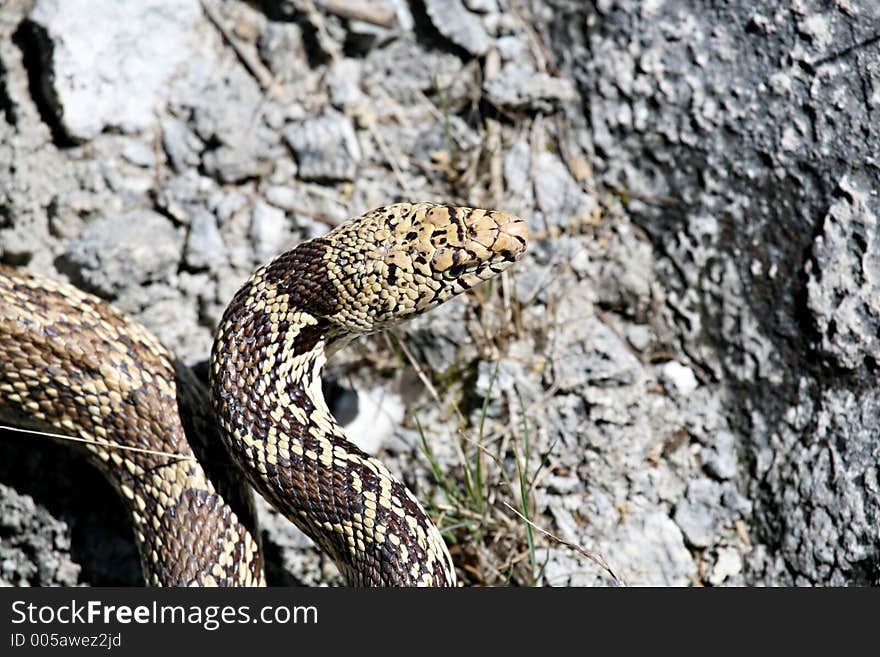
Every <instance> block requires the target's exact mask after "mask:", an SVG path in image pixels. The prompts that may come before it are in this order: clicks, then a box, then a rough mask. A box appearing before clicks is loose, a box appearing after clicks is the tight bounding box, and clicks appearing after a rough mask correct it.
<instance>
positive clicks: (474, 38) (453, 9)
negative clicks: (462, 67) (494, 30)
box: [425, 0, 492, 55]
mask: <svg viewBox="0 0 880 657" xmlns="http://www.w3.org/2000/svg"><path fill="white" fill-rule="evenodd" d="M425 11H427V12H428V16H429V17H430V18H431V23H432V24H433V25H434V27H435V28H436V29H437V31H438V32H440V34H442V35H443V36H445V37H446V38H447V39H449V40H450V41H452V43H454V44H456V45H458V46H461V47H462V48H464V49H465V50H467V51H468V52H469V53H471V54H472V55H485V54H486V53H487V52H488V50H489V48H490V46H491V45H492V40H491V39H490V38H489V35H488V34H486V30H485V28H483V24H482V22H481V21H480V18H479V16H477V15H476V14H474V13H473V12H471V11H468V10H467V9H466V8H465V6H464V4H462V2H461V0H425Z"/></svg>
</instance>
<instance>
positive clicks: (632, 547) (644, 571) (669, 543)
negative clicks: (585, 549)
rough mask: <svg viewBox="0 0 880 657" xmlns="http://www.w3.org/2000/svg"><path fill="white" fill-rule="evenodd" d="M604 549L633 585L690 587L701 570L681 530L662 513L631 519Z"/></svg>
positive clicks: (625, 522) (621, 574)
mask: <svg viewBox="0 0 880 657" xmlns="http://www.w3.org/2000/svg"><path fill="white" fill-rule="evenodd" d="M601 552H602V553H603V554H604V556H605V560H606V561H607V562H608V564H609V565H610V566H611V567H612V569H613V570H614V572H616V573H617V574H618V576H620V577H621V578H622V579H623V581H624V582H626V583H627V584H628V585H631V586H686V585H687V584H688V583H689V582H690V579H689V577H690V576H693V575H694V574H695V573H696V570H697V565H696V564H695V563H694V560H693V557H692V556H691V553H690V552H689V551H688V549H687V548H686V547H685V544H684V540H683V539H682V535H681V531H680V530H679V528H678V527H677V526H676V525H675V523H673V522H672V520H670V519H669V516H667V515H665V514H664V513H662V512H650V513H647V514H638V515H634V516H631V517H629V518H627V519H626V520H625V521H624V522H623V523H621V525H620V527H619V529H618V531H617V533H616V535H615V536H614V538H613V541H612V542H611V543H609V544H608V545H607V547H603V548H602V550H601Z"/></svg>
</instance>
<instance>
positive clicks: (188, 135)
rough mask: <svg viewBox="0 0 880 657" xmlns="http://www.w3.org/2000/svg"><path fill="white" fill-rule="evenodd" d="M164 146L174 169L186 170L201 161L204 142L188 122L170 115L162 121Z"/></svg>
mask: <svg viewBox="0 0 880 657" xmlns="http://www.w3.org/2000/svg"><path fill="white" fill-rule="evenodd" d="M162 147H163V148H164V149H165V154H166V155H167V156H168V161H169V162H170V163H171V166H172V167H173V168H174V170H175V171H178V172H184V171H186V170H187V169H189V168H190V167H194V166H196V165H197V164H198V163H199V159H200V153H201V152H202V149H203V148H204V144H203V143H202V141H201V140H200V139H199V138H198V135H196V134H195V133H194V132H193V131H192V130H190V128H189V126H188V125H187V124H186V123H184V122H183V121H181V120H180V119H176V118H173V117H169V118H166V119H164V120H163V121H162Z"/></svg>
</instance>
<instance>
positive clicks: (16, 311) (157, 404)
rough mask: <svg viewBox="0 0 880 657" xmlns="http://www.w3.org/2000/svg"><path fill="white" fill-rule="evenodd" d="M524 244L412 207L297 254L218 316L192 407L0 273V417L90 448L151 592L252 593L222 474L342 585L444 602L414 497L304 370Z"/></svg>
mask: <svg viewBox="0 0 880 657" xmlns="http://www.w3.org/2000/svg"><path fill="white" fill-rule="evenodd" d="M525 245H526V228H525V224H524V222H523V221H522V220H520V219H518V218H516V217H513V216H511V215H506V214H502V213H499V212H493V211H485V210H474V209H469V208H454V207H447V206H437V205H432V204H427V203H422V204H400V205H394V206H388V207H385V208H379V209H377V210H374V211H372V212H370V213H367V214H365V215H363V216H361V217H358V218H357V219H353V220H351V221H349V222H347V223H345V224H342V225H341V226H339V227H337V228H336V229H334V230H332V231H331V232H330V233H328V234H326V235H324V236H321V237H318V238H315V239H312V240H309V241H307V242H304V243H302V244H300V245H299V246H297V247H296V248H294V249H292V250H290V251H288V252H286V253H283V254H281V255H280V256H278V257H277V258H275V259H274V260H273V261H272V262H270V263H269V264H267V265H265V266H263V267H261V268H260V269H258V270H257V271H256V272H255V273H254V274H253V276H252V277H251V278H250V280H248V281H247V282H246V283H245V285H244V286H243V287H242V288H241V289H240V290H239V291H238V293H237V294H236V295H235V297H234V298H233V300H232V301H231V303H230V304H229V307H228V308H227V310H226V312H225V314H224V316H223V319H222V320H221V322H220V327H219V330H218V333H217V337H216V339H215V342H214V348H213V350H212V353H211V365H210V379H211V390H210V396H211V403H210V404H209V403H208V401H207V396H206V393H205V391H204V390H203V389H202V388H201V386H200V385H199V383H198V382H197V381H196V380H195V379H194V378H193V377H192V375H191V373H190V372H189V371H188V370H187V369H186V368H184V367H182V366H180V365H179V364H178V363H176V362H175V360H174V358H173V356H172V355H171V354H170V353H169V352H168V351H167V350H166V349H165V348H164V347H163V346H162V345H161V344H160V343H159V342H158V340H157V339H156V338H155V337H153V336H152V335H151V334H150V333H149V332H148V331H146V329H144V328H143V327H141V326H140V325H138V324H137V323H135V322H133V321H131V320H127V319H126V318H124V317H123V316H122V315H120V314H119V313H118V312H116V311H114V310H113V309H112V308H110V307H109V306H108V305H107V304H106V303H105V302H102V301H100V300H98V299H96V298H95V297H92V296H91V295H88V294H86V293H84V292H81V291H79V290H77V289H76V288H73V287H71V286H69V285H64V284H61V283H57V282H54V281H51V280H49V279H45V278H42V277H38V276H35V275H32V274H28V273H24V272H21V271H16V270H13V269H11V268H6V267H0V415H2V416H4V417H6V418H12V419H13V420H14V421H16V422H18V423H19V424H21V425H23V426H33V427H38V428H47V427H48V428H51V429H52V430H54V431H56V432H61V433H65V434H67V435H73V436H78V437H80V438H82V439H87V440H89V441H91V442H90V443H88V444H87V446H86V447H87V449H88V451H89V453H90V455H91V457H92V460H93V461H94V462H95V463H96V464H97V465H98V466H99V467H100V468H101V469H102V470H103V471H104V472H105V473H106V474H107V476H108V477H109V478H110V480H111V482H112V483H113V484H114V486H115V487H116V488H117V489H118V490H119V491H120V492H121V494H122V497H123V500H124V501H125V502H126V505H127V508H128V509H129V512H130V514H131V517H132V522H133V525H134V529H135V537H136V541H137V544H138V548H139V552H140V555H141V561H142V565H143V568H144V573H145V576H146V578H147V581H148V582H149V583H151V584H154V585H185V584H199V585H209V584H217V585H259V584H263V583H264V576H263V568H262V560H261V554H260V549H259V543H258V540H257V534H256V524H255V521H254V514H253V507H252V504H251V500H250V497H249V492H248V490H247V488H246V487H245V486H244V485H243V484H242V483H241V481H240V478H236V477H235V476H234V473H233V471H234V470H235V469H236V468H235V466H233V463H232V462H231V461H230V455H231V458H232V461H234V463H235V464H236V465H237V466H238V468H240V470H241V471H242V472H244V474H245V476H246V477H247V479H248V480H249V481H250V483H251V484H253V486H254V487H255V488H256V489H257V490H258V491H259V492H260V493H261V494H262V495H263V496H264V497H266V499H267V500H269V502H270V503H272V504H273V505H274V506H275V507H276V508H278V509H279V510H280V511H281V512H282V513H284V514H285V515H286V516H287V517H288V518H289V519H290V520H291V521H293V522H294V523H295V524H296V525H297V526H299V527H300V528H301V529H302V530H303V531H305V532H306V533H307V534H308V535H309V536H311V537H312V539H313V540H314V541H315V542H316V544H317V545H318V546H319V547H321V548H322V549H324V550H325V551H326V552H327V553H328V554H329V555H330V556H331V557H332V558H333V559H334V561H336V563H337V564H338V566H339V568H340V570H341V572H342V573H343V575H344V576H345V577H346V579H347V580H348V581H349V582H350V583H352V584H365V585H428V586H443V585H454V583H455V572H454V569H453V566H452V562H451V559H450V557H449V553H448V551H447V550H446V546H445V544H444V542H443V539H442V537H441V536H440V533H439V532H438V530H437V529H436V527H435V526H434V525H433V523H432V522H431V520H430V518H429V517H428V516H427V515H426V514H425V512H424V511H423V510H422V508H421V506H420V505H419V503H418V502H417V501H416V499H415V497H414V496H413V495H412V493H411V492H410V491H409V490H408V489H407V488H406V487H405V486H404V485H403V484H402V483H400V482H399V481H397V480H396V479H395V478H394V477H393V476H392V475H391V474H390V473H389V472H388V470H387V468H385V467H384V466H383V465H382V464H381V463H380V462H379V461H378V460H376V459H374V458H372V457H370V456H368V455H366V454H364V453H363V452H362V451H360V450H359V449H358V448H356V447H355V446H354V445H352V444H351V443H350V442H349V441H348V440H347V439H346V438H345V436H344V434H343V432H342V430H341V428H340V427H339V425H338V424H337V423H336V421H335V420H334V418H333V416H332V415H331V414H330V412H329V410H328V409H327V406H326V404H325V402H324V399H323V396H322V395H321V370H322V367H323V365H324V363H325V362H326V359H327V357H328V356H329V355H330V354H332V352H333V351H335V350H336V349H337V348H339V347H340V346H342V345H343V344H345V343H346V342H347V341H349V340H350V339H352V338H353V337H354V336H356V335H358V334H363V333H369V332H374V331H379V330H381V329H383V328H384V327H386V326H387V325H389V324H390V323H392V322H396V321H399V320H400V319H404V318H405V317H408V316H411V315H414V314H417V313H420V312H423V311H425V310H428V309H430V308H432V307H434V306H436V305H438V304H439V303H442V302H443V301H445V300H447V299H449V298H450V297H452V296H454V295H455V294H458V293H459V292H462V291H464V290H466V289H468V288H470V287H472V286H473V285H475V284H477V283H479V282H481V281H485V280H488V279H489V278H491V277H493V276H495V275H496V274H497V273H499V272H500V271H502V270H503V269H504V268H506V267H507V266H508V265H509V264H511V263H512V262H514V261H516V260H517V259H518V258H519V257H520V256H521V255H522V253H523V251H524V249H525ZM209 408H213V411H214V412H213V414H211V413H208V412H207V411H208V409H209ZM218 438H219V439H220V440H218ZM221 440H222V443H225V445H226V449H223V447H222V445H221V442H220V441H221ZM118 446H123V447H126V448H129V449H119V448H118ZM131 448H134V449H131ZM167 454H176V455H179V458H177V457H169V456H167Z"/></svg>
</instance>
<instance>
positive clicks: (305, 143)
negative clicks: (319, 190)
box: [284, 110, 361, 181]
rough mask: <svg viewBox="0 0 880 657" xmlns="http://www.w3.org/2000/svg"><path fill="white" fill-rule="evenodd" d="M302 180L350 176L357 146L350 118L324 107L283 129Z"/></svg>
mask: <svg viewBox="0 0 880 657" xmlns="http://www.w3.org/2000/svg"><path fill="white" fill-rule="evenodd" d="M284 138H285V139H286V140H287V143H288V144H289V145H290V148H291V149H292V150H293V152H294V154H295V155H296V161H297V164H298V165H299V177H300V178H302V179H303V180H320V181H334V180H354V175H355V172H356V170H357V164H358V161H359V160H360V158H361V149H360V145H359V144H358V140H357V135H355V132H354V126H353V125H352V122H351V119H349V118H348V117H346V116H344V115H342V114H340V113H338V112H335V111H332V110H330V111H327V112H326V113H325V114H324V115H323V116H321V117H319V118H316V119H309V120H306V121H301V122H299V123H297V124H295V125H292V126H290V127H289V128H287V130H285V132H284Z"/></svg>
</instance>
